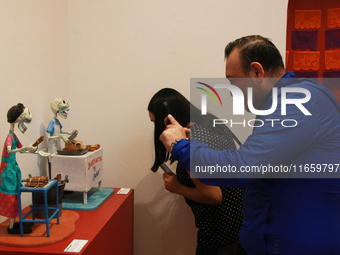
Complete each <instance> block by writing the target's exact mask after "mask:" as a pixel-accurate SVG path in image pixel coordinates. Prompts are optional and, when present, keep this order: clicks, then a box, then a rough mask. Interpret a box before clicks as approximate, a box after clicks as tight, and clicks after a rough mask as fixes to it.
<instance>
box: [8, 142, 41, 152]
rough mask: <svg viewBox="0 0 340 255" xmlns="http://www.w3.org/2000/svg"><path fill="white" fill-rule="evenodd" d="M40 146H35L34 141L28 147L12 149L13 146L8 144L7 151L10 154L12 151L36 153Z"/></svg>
mask: <svg viewBox="0 0 340 255" xmlns="http://www.w3.org/2000/svg"><path fill="white" fill-rule="evenodd" d="M37 149H38V147H34V146H33V143H32V144H30V145H28V146H27V147H24V146H22V147H21V148H18V149H13V150H12V146H7V151H8V154H12V153H17V152H20V153H35V152H36V151H37Z"/></svg>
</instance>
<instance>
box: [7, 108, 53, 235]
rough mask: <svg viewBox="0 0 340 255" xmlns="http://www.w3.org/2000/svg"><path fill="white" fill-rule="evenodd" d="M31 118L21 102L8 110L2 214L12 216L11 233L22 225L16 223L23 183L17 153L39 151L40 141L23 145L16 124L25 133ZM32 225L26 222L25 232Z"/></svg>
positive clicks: (9, 229) (45, 154) (15, 232)
mask: <svg viewBox="0 0 340 255" xmlns="http://www.w3.org/2000/svg"><path fill="white" fill-rule="evenodd" d="M31 120H32V114H31V112H30V111H29V109H28V108H26V107H25V106H24V105H23V104H21V103H18V104H17V105H15V106H13V107H11V108H10V109H9V110H8V112H7V122H9V123H10V130H9V134H8V136H7V138H6V141H5V145H4V149H3V152H2V159H1V167H0V173H1V179H0V215H2V216H5V217H9V218H10V224H9V227H8V228H7V232H8V233H9V234H20V227H19V224H18V223H15V217H16V216H17V215H18V212H19V211H18V210H19V209H18V195H17V194H18V189H19V188H20V187H21V186H22V184H21V171H20V168H19V166H18V164H17V161H16V153H17V152H20V153H39V152H38V151H37V147H36V146H37V144H38V141H37V142H35V143H32V144H30V145H28V146H27V147H24V146H22V144H21V143H20V141H19V139H18V137H17V136H16V134H15V133H14V126H15V124H16V123H18V128H19V130H20V131H21V132H22V133H25V131H26V130H27V128H26V126H25V125H24V123H30V122H31ZM40 142H41V141H40ZM39 154H40V153H39ZM40 155H43V156H48V155H49V154H48V153H45V152H42V153H41V154H40ZM30 226H32V224H30V223H28V224H26V223H25V224H24V233H30V232H32V230H31V228H30Z"/></svg>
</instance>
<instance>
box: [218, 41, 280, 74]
mask: <svg viewBox="0 0 340 255" xmlns="http://www.w3.org/2000/svg"><path fill="white" fill-rule="evenodd" d="M234 49H238V50H239V54H240V55H239V56H240V61H241V66H242V68H243V72H244V73H245V74H247V73H249V71H250V64H251V63H252V62H259V63H260V64H261V65H262V67H263V69H264V71H265V72H268V73H270V74H274V73H275V72H276V71H277V70H279V69H282V68H284V64H283V61H282V56H281V54H280V52H279V50H278V49H277V48H276V46H275V45H274V44H273V43H272V42H271V41H270V39H268V38H265V37H263V36H260V35H248V36H245V37H241V38H239V39H236V40H235V41H232V42H230V43H229V44H228V45H227V46H226V47H225V51H224V57H225V58H228V57H229V55H230V53H231V52H232V51H233V50H234Z"/></svg>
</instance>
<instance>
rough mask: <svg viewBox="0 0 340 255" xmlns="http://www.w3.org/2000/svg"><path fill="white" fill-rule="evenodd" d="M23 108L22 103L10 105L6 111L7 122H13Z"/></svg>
mask: <svg viewBox="0 0 340 255" xmlns="http://www.w3.org/2000/svg"><path fill="white" fill-rule="evenodd" d="M24 110H25V106H24V105H23V104H22V103H18V104H17V105H14V106H12V107H11V108H10V109H9V110H8V112H7V122H8V123H14V122H15V121H16V119H17V118H18V117H19V116H20V115H21V114H22V113H23V112H24Z"/></svg>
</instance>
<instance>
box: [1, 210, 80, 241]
mask: <svg viewBox="0 0 340 255" xmlns="http://www.w3.org/2000/svg"><path fill="white" fill-rule="evenodd" d="M29 209H30V207H26V208H25V209H24V210H23V213H27V212H28V211H29ZM29 218H32V217H29ZM77 220H79V214H78V213H77V212H74V211H65V212H63V217H60V222H59V225H58V224H57V219H52V220H51V221H50V223H49V224H50V237H47V232H46V225H45V224H43V223H35V224H34V225H33V227H32V233H29V234H25V235H24V237H21V236H20V235H10V234H8V233H7V227H8V225H9V221H8V220H7V221H5V222H3V223H2V224H1V225H0V244H1V245H6V246H17V247H37V246H42V245H50V244H54V243H58V242H60V241H62V240H64V239H66V238H67V237H69V236H70V235H72V233H73V232H74V231H75V222H76V221H77ZM16 222H19V217H17V219H16Z"/></svg>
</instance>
